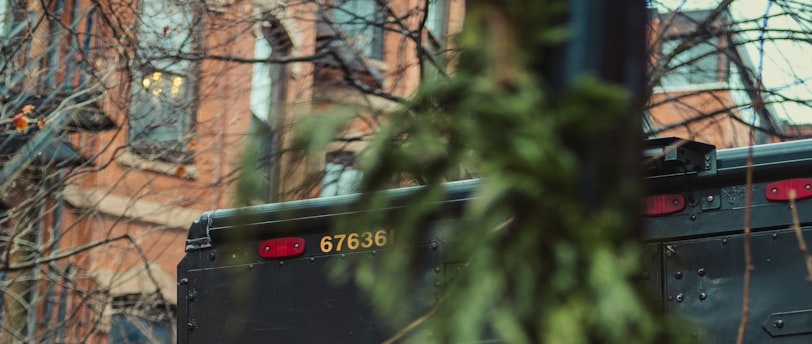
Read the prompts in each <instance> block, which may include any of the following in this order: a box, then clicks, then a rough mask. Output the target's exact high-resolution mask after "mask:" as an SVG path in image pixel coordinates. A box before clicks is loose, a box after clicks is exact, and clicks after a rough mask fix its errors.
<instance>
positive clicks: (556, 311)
mask: <svg viewBox="0 0 812 344" xmlns="http://www.w3.org/2000/svg"><path fill="white" fill-rule="evenodd" d="M563 4H564V3H563V2H562V1H538V2H530V3H528V2H521V1H484V0H481V1H469V2H468V3H467V8H466V10H467V15H466V22H465V31H464V32H463V33H462V34H461V36H460V37H459V39H458V44H459V48H460V50H461V57H460V60H459V64H458V66H457V69H456V71H455V73H454V75H453V77H451V78H450V79H448V80H445V81H442V82H436V81H435V82H432V83H430V84H424V85H423V86H422V88H421V90H420V92H419V94H418V95H417V96H416V97H415V98H414V99H413V100H412V102H411V103H410V104H408V106H406V107H405V108H404V109H403V110H401V111H399V112H396V113H392V114H390V115H389V117H388V118H387V125H386V126H384V127H383V128H382V129H381V130H380V131H379V132H378V133H376V135H375V138H374V140H373V142H371V144H370V145H369V146H368V148H367V149H366V150H365V151H364V152H362V154H361V156H360V158H361V160H360V165H361V168H362V169H363V171H364V181H363V191H375V190H381V189H386V188H391V187H393V186H396V185H397V184H398V183H399V182H400V181H402V180H404V179H411V180H415V181H417V182H419V183H420V184H423V185H426V187H425V188H424V189H423V190H422V192H419V193H417V194H416V195H414V196H413V197H412V198H411V200H410V203H409V206H408V207H406V208H404V209H400V210H398V211H397V212H367V213H363V215H360V216H358V217H355V218H353V219H351V220H350V221H351V222H349V223H346V224H344V226H347V227H354V228H374V227H376V226H381V225H384V224H385V225H386V226H390V227H391V228H393V229H394V230H395V233H397V237H398V241H397V244H396V245H395V246H394V247H392V248H391V249H390V250H389V252H387V254H384V255H381V259H376V260H374V261H375V262H378V263H380V264H378V263H372V262H371V260H363V259H360V260H352V259H348V260H344V261H343V264H341V265H340V266H337V267H336V270H335V271H334V274H335V275H336V276H348V275H350V276H354V278H355V280H356V282H357V283H359V284H360V285H362V286H363V287H364V288H365V289H366V290H367V291H368V292H369V293H370V295H372V296H373V299H374V300H375V303H376V305H377V306H378V311H379V313H380V314H381V315H382V316H383V317H384V318H386V319H389V320H391V321H392V323H393V324H397V326H401V327H402V326H405V324H407V323H409V322H410V321H413V320H414V319H415V318H419V320H418V321H417V323H419V325H420V326H419V329H417V330H411V329H409V330H410V333H409V335H410V336H411V337H409V336H405V337H404V338H412V341H414V342H426V341H428V342H440V343H469V342H476V341H477V340H479V339H481V338H483V337H496V338H499V339H502V340H504V341H505V342H508V343H575V344H578V343H624V344H625V343H663V342H671V341H673V339H672V337H671V336H670V335H669V334H670V333H671V331H672V330H673V329H671V328H670V327H668V326H666V325H665V323H664V322H663V317H662V315H661V314H659V312H658V311H657V309H656V307H660V306H655V305H649V304H647V303H646V301H645V300H646V299H647V298H646V297H645V296H644V295H643V294H642V293H641V291H639V290H638V288H637V286H636V284H635V283H634V279H635V276H636V274H637V272H638V269H639V266H638V264H639V262H640V259H639V254H640V244H639V243H638V242H637V240H636V237H635V235H636V233H635V229H636V228H638V224H637V222H638V221H639V220H638V217H639V209H638V208H639V207H638V206H637V205H639V204H640V199H639V194H640V192H639V190H638V188H639V185H638V184H634V183H632V184H633V185H632V184H629V183H623V182H620V181H618V182H617V183H615V184H617V185H608V186H606V185H604V186H602V188H600V189H598V188H590V186H589V185H586V186H585V185H583V183H582V180H581V177H580V175H581V171H582V170H583V169H589V168H591V169H598V171H597V173H598V174H600V173H602V172H604V171H605V172H606V173H607V175H610V176H611V175H622V174H624V173H628V172H630V171H632V170H635V169H636V168H637V166H636V165H632V166H629V164H628V163H629V162H631V164H637V161H638V160H637V158H636V157H638V156H639V154H638V152H637V151H634V152H630V153H629V154H633V158H631V159H625V160H624V159H618V160H612V159H600V160H597V161H598V162H597V163H595V164H589V163H585V162H584V157H583V156H580V155H579V154H578V153H577V152H576V151H574V150H573V147H574V146H578V145H585V146H588V145H590V144H600V142H602V141H596V143H593V142H592V141H591V139H592V138H593V137H596V136H606V135H607V133H612V132H617V131H618V128H619V127H620V128H623V126H621V125H620V124H619V123H624V125H626V126H625V128H629V127H631V128H634V127H635V125H636V128H639V127H640V125H639V111H638V110H637V109H633V107H632V105H631V104H630V97H629V95H628V94H627V93H626V92H624V91H623V90H622V89H620V88H617V87H615V86H610V85H607V84H604V83H602V82H600V81H599V80H595V79H591V78H588V77H585V78H583V79H581V80H580V82H578V83H577V84H576V85H575V86H574V87H572V88H571V89H569V90H566V91H565V92H556V94H555V96H553V95H551V93H550V91H549V85H547V84H546V81H545V80H544V79H543V76H542V75H540V73H539V72H538V71H535V70H534V68H536V67H537V66H538V65H539V64H540V63H543V59H544V56H545V55H544V52H545V51H546V50H549V48H550V47H551V44H554V43H557V42H561V41H562V40H565V39H566V38H567V33H566V30H564V29H562V27H561V26H560V25H559V24H560V22H561V21H560V18H561V16H562V14H563V10H564V6H563ZM540 61H541V62H540ZM337 118H338V117H337ZM340 119H345V117H343V116H342V117H340ZM344 123H346V122H342V121H340V120H337V121H319V122H318V123H317V125H314V126H311V127H310V130H304V132H305V133H307V135H310V136H307V135H306V136H305V137H309V142H310V143H311V145H310V147H316V148H317V147H319V145H323V144H325V143H326V141H325V140H326V139H329V138H331V137H332V133H335V132H337V131H338V130H339V129H340V127H341V126H342V125H344ZM629 123H631V124H632V125H630V126H629V125H628V124H629ZM635 123H636V124H635ZM628 135H630V136H631V137H634V138H635V139H636V137H639V135H640V134H639V133H638V132H630V133H628ZM596 148H597V150H598V151H599V150H600V148H601V147H596ZM607 154H608V153H607ZM607 161H612V162H617V161H626V162H627V164H626V165H623V164H620V163H617V164H615V163H606V162H607ZM624 169H625V170H624ZM632 175H634V176H636V175H637V174H636V173H632ZM470 176H478V177H483V178H484V180H485V182H483V183H482V184H481V187H480V188H479V189H478V190H477V191H476V195H475V199H474V200H473V201H472V203H471V204H469V205H468V206H467V207H466V208H465V209H464V213H463V214H462V216H461V218H462V220H460V221H457V222H449V224H448V225H441V226H440V228H431V229H429V228H427V227H426V219H427V218H428V217H430V216H432V215H436V214H435V212H436V204H437V203H438V202H440V201H442V200H443V197H444V193H443V189H442V186H441V183H442V182H444V181H449V180H453V179H459V178H466V177H470ZM607 190H609V192H611V191H613V190H614V191H616V193H615V194H614V197H605V195H603V196H600V195H599V196H598V197H594V198H595V199H596V200H597V201H596V202H590V204H587V203H585V201H584V200H585V197H584V195H585V194H586V195H587V197H586V198H590V196H589V193H590V192H595V193H598V192H607ZM381 197H382V196H381V195H380V194H377V193H374V192H367V193H365V196H364V197H363V198H362V201H361V204H362V205H361V206H362V207H369V208H378V207H380V205H381V204H383V202H384V201H385V200H383V199H381ZM607 200H608V201H607ZM430 230H431V231H433V232H430ZM438 231H439V233H442V236H443V242H444V243H449V244H448V245H446V247H444V248H443V249H445V250H450V251H451V253H450V254H451V255H454V256H458V257H465V259H464V261H465V262H464V263H463V264H462V269H461V270H460V272H459V273H458V274H456V277H455V278H454V280H453V282H451V283H450V285H448V286H445V287H444V288H443V289H442V292H441V293H440V294H437V295H434V297H435V298H434V300H435V303H434V305H433V306H432V307H431V308H430V310H429V311H425V312H424V313H423V314H421V313H415V311H414V309H413V308H412V306H413V305H411V304H410V303H411V301H409V300H413V299H414V296H415V293H419V292H421V291H419V290H416V289H415V288H416V285H417V284H418V282H419V281H418V279H419V278H420V269H421V268H420V264H421V261H422V260H423V258H425V257H423V256H421V255H424V254H425V251H421V250H420V249H419V248H418V247H416V246H415V245H409V243H414V242H418V241H420V239H421V238H425V237H426V236H431V235H438V234H437V233H438ZM348 269H351V271H352V272H353V274H348V273H347V272H348ZM417 308H419V307H417ZM421 315H423V317H422V318H420V316H421ZM421 329H429V330H430V331H426V332H422V333H424V334H425V333H431V334H430V335H428V336H421V335H419V333H421Z"/></svg>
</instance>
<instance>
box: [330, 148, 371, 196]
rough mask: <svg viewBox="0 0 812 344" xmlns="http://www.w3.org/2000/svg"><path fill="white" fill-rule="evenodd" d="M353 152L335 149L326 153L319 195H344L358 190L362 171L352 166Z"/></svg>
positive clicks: (353, 162)
mask: <svg viewBox="0 0 812 344" xmlns="http://www.w3.org/2000/svg"><path fill="white" fill-rule="evenodd" d="M354 165H355V153H353V152H349V151H335V152H330V153H327V159H326V163H325V164H324V177H322V180H321V192H320V193H319V196H320V197H325V196H338V195H346V194H351V193H355V192H358V191H359V187H360V186H361V179H362V178H363V176H364V173H363V172H361V171H360V170H358V169H356V168H355V167H354Z"/></svg>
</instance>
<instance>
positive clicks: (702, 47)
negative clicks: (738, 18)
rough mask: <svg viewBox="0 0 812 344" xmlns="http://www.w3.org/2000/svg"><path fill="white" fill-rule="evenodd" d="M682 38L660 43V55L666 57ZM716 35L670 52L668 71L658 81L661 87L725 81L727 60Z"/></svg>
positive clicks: (680, 86) (679, 86)
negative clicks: (677, 51)
mask: <svg viewBox="0 0 812 344" xmlns="http://www.w3.org/2000/svg"><path fill="white" fill-rule="evenodd" d="M683 42H684V40H682V39H669V40H664V41H663V42H662V55H661V56H662V57H663V58H665V57H668V56H670V55H671V54H672V53H673V52H674V51H675V50H676V49H677V48H678V47H679V46H680V44H682V43H683ZM718 42H719V38H717V37H714V38H711V39H708V40H705V41H701V42H699V43H697V44H696V45H694V46H691V47H688V48H687V49H685V50H683V51H681V52H679V53H678V54H676V55H674V56H673V58H672V59H671V60H670V61H668V70H669V71H668V73H667V74H666V75H664V76H663V77H662V79H661V80H660V83H661V85H662V86H663V87H664V88H683V87H690V86H696V85H704V84H714V83H719V82H726V81H727V74H728V68H727V63H726V62H727V59H726V58H725V57H724V56H723V54H722V52H721V49H720V47H719V44H718Z"/></svg>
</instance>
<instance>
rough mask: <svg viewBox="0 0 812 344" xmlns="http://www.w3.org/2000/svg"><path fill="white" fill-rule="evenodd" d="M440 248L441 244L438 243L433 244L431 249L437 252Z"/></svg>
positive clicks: (433, 242)
mask: <svg viewBox="0 0 812 344" xmlns="http://www.w3.org/2000/svg"><path fill="white" fill-rule="evenodd" d="M438 246H440V244H438V243H437V242H436V241H432V242H431V249H432V250H436V249H437V247H438Z"/></svg>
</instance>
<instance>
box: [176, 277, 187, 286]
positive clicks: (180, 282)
mask: <svg viewBox="0 0 812 344" xmlns="http://www.w3.org/2000/svg"><path fill="white" fill-rule="evenodd" d="M188 283H189V279H188V278H186V277H184V278H181V279H180V281H178V285H185V284H188Z"/></svg>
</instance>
